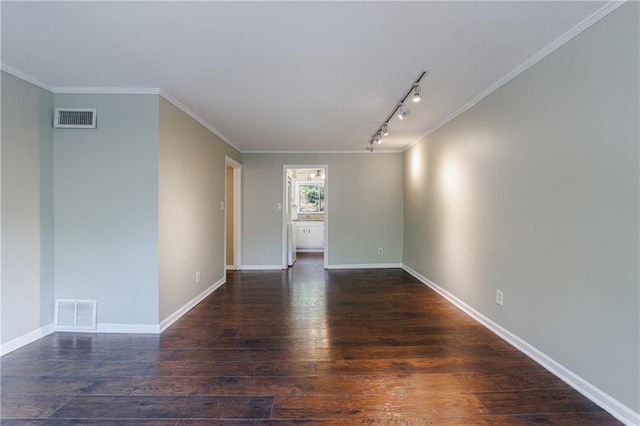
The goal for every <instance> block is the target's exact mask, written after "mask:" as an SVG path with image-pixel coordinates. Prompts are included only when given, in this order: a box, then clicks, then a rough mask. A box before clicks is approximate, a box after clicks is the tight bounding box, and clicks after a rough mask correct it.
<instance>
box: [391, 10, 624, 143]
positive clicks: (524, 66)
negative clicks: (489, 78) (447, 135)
mask: <svg viewBox="0 0 640 426" xmlns="http://www.w3.org/2000/svg"><path fill="white" fill-rule="evenodd" d="M626 1H627V0H622V1H619V0H613V1H610V2H608V3H607V4H605V5H604V6H602V7H601V8H600V9H598V10H596V11H595V12H593V13H592V14H591V15H589V16H588V17H586V18H585V19H584V20H582V21H581V22H579V23H577V24H576V25H575V26H573V28H571V29H570V30H568V31H567V32H565V33H564V34H562V35H561V36H560V37H558V38H557V39H555V40H554V41H552V42H551V43H549V44H548V45H547V46H545V47H544V48H542V49H541V50H540V51H538V53H536V54H535V55H533V56H531V57H530V58H529V59H527V60H526V61H524V62H523V63H521V64H520V65H518V66H517V67H515V68H514V69H513V70H511V71H510V72H508V73H507V74H506V75H505V76H503V77H502V78H501V79H499V80H498V81H496V82H495V83H493V84H492V85H491V86H489V87H487V88H486V89H484V90H483V91H482V92H480V94H478V95H477V96H476V97H475V98H473V99H471V100H470V101H469V102H467V103H466V104H464V105H462V106H461V107H460V108H458V109H457V110H456V111H454V112H453V113H452V114H449V115H448V116H447V117H445V118H444V119H443V120H440V121H439V122H438V123H437V124H436V125H435V126H433V127H431V128H430V129H429V130H427V131H426V132H424V133H423V134H422V135H421V136H420V137H418V139H416V140H415V141H414V142H413V143H411V144H409V146H407V147H406V148H405V149H404V150H403V152H404V151H407V150H409V149H411V148H412V147H414V146H415V145H417V144H418V143H420V141H422V140H423V139H424V138H426V137H427V136H429V135H431V134H432V133H434V132H435V131H436V130H438V129H440V128H441V127H443V126H444V125H445V124H447V123H448V122H450V121H451V120H453V119H454V118H456V117H457V116H459V115H460V114H462V113H463V112H465V111H466V110H468V109H469V108H471V107H472V106H474V105H475V104H477V103H478V102H480V101H481V100H483V99H484V98H486V97H487V96H489V95H490V94H492V93H493V92H495V91H496V90H498V89H499V88H501V87H502V86H504V85H505V84H507V83H508V82H510V81H511V80H513V79H514V78H516V77H517V76H519V75H520V74H522V73H523V72H525V71H526V70H528V69H529V68H531V67H532V66H533V65H535V64H537V63H538V62H540V61H541V60H542V59H544V58H546V57H547V56H549V55H550V54H551V53H553V52H554V51H556V50H557V49H558V48H560V47H561V46H563V45H564V44H565V43H567V42H569V41H570V40H571V39H573V38H574V37H575V36H577V35H578V34H580V33H581V32H583V31H584V30H586V29H587V28H589V27H590V26H592V25H593V24H595V23H596V22H598V21H599V20H601V19H602V18H604V17H605V16H607V15H608V14H609V13H611V12H613V11H614V10H615V9H617V8H618V7H620V6H622V5H623V4H624V3H625V2H626Z"/></svg>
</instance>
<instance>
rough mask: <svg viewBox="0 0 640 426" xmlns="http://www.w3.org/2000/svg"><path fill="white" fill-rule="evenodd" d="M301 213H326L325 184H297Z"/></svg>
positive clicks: (299, 210) (297, 202) (297, 199)
mask: <svg viewBox="0 0 640 426" xmlns="http://www.w3.org/2000/svg"><path fill="white" fill-rule="evenodd" d="M296 204H298V212H299V213H324V183H323V182H296Z"/></svg>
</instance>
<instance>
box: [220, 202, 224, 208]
mask: <svg viewBox="0 0 640 426" xmlns="http://www.w3.org/2000/svg"><path fill="white" fill-rule="evenodd" d="M220 210H224V201H220Z"/></svg>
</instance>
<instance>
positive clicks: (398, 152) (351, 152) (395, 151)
mask: <svg viewBox="0 0 640 426" xmlns="http://www.w3.org/2000/svg"><path fill="white" fill-rule="evenodd" d="M404 151H405V150H403V149H398V150H395V149H394V150H391V149H390V150H387V151H380V150H378V151H373V153H372V152H371V151H367V150H366V148H362V151H360V150H358V151H354V150H345V151H336V150H333V151H295V150H292V151H268V150H265V151H261V150H251V151H242V153H243V154H369V155H370V154H401V153H403V152H404Z"/></svg>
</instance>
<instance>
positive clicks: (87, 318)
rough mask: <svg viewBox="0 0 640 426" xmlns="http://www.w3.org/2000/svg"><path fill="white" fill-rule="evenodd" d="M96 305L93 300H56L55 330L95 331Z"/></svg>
mask: <svg viewBox="0 0 640 426" xmlns="http://www.w3.org/2000/svg"><path fill="white" fill-rule="evenodd" d="M96 305H97V303H96V301H95V300H76V299H56V312H55V321H56V323H55V324H56V330H59V331H91V330H95V329H96Z"/></svg>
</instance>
